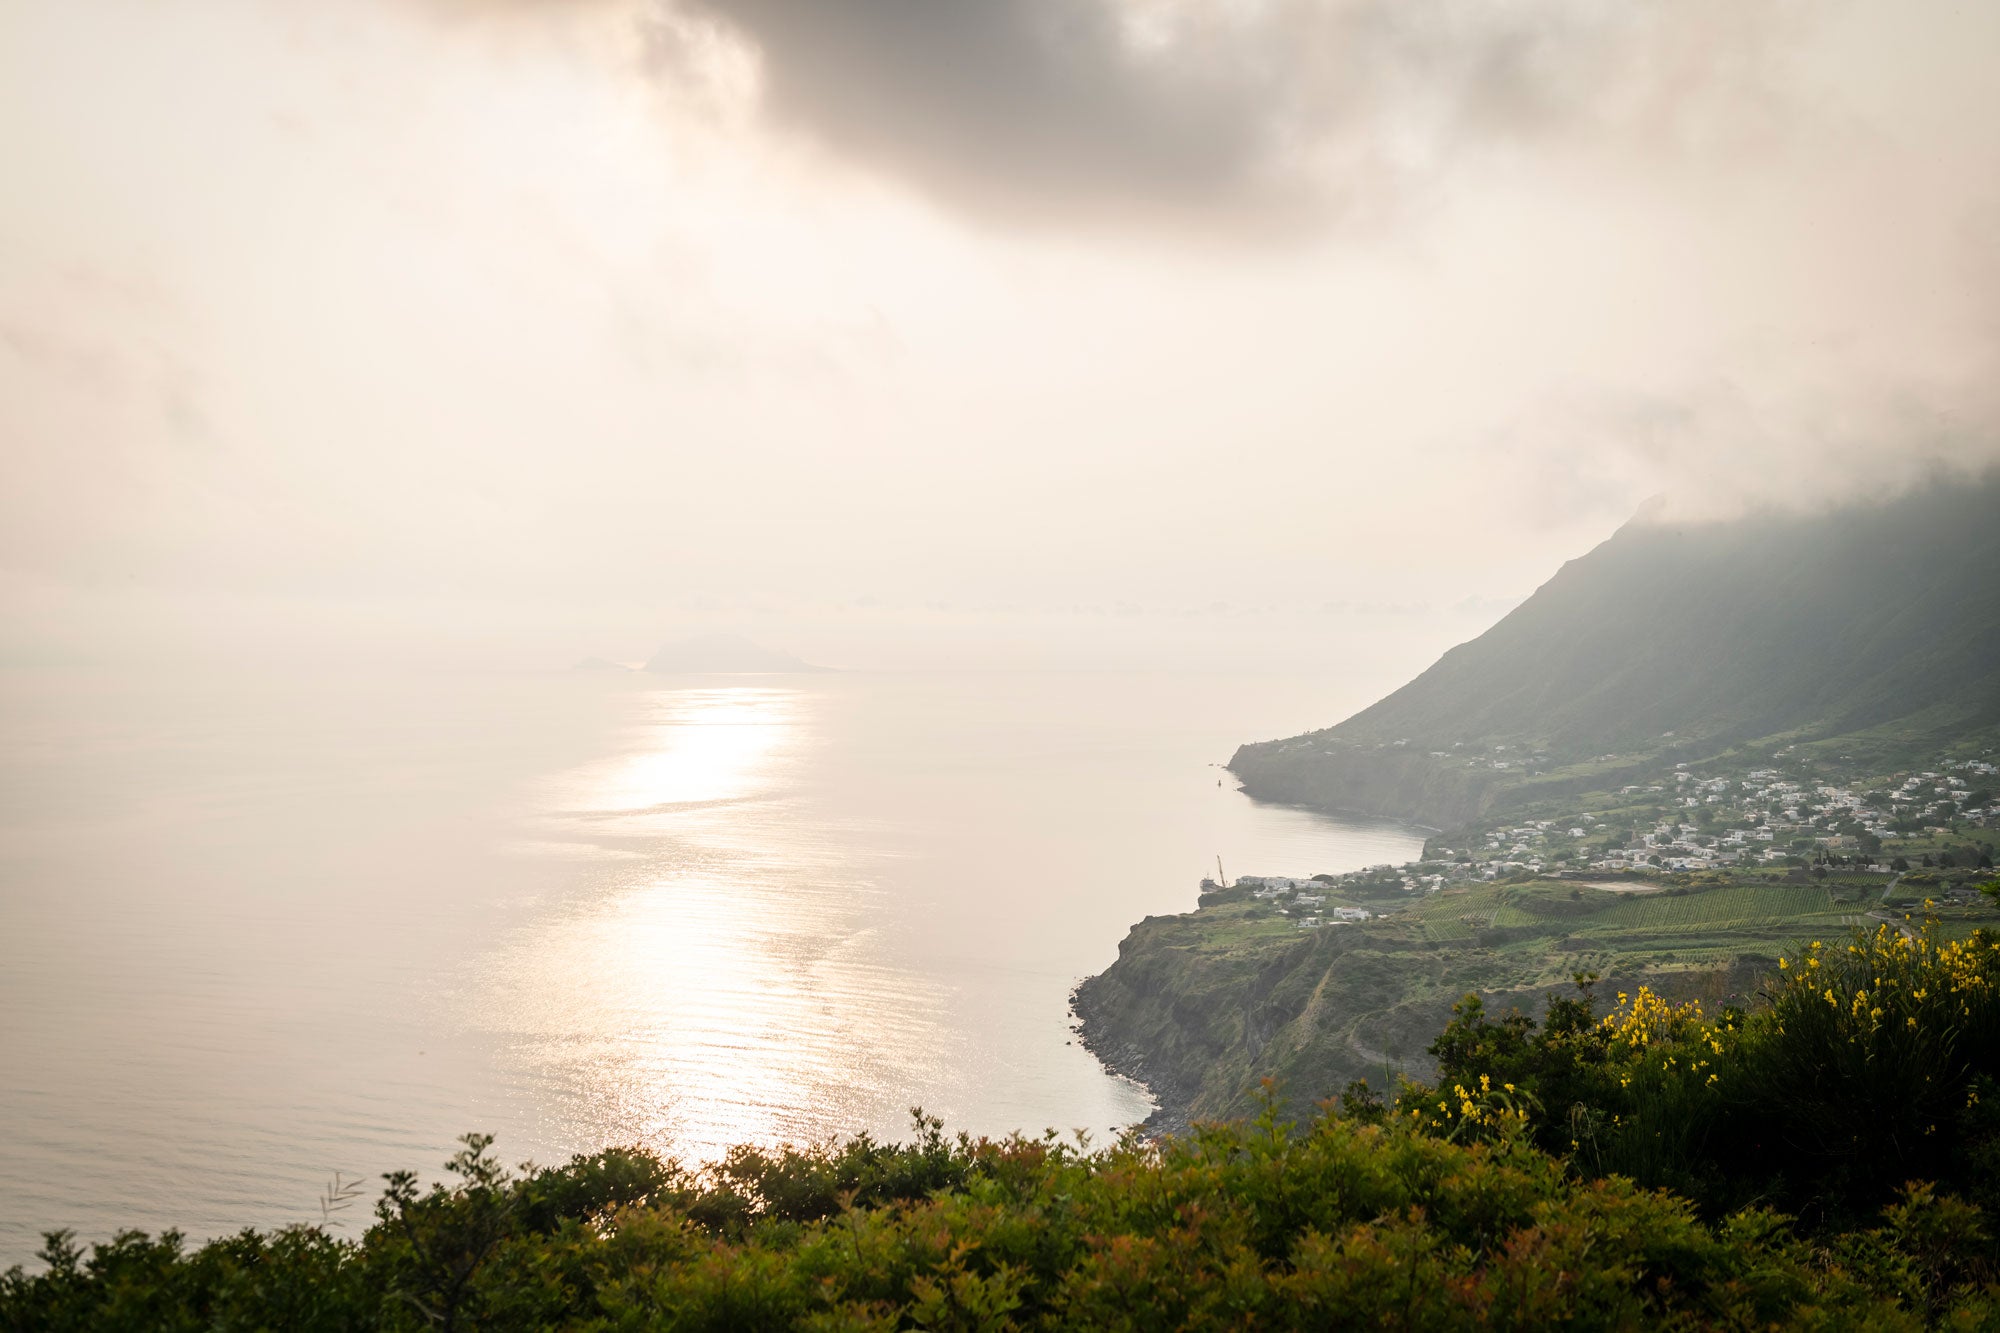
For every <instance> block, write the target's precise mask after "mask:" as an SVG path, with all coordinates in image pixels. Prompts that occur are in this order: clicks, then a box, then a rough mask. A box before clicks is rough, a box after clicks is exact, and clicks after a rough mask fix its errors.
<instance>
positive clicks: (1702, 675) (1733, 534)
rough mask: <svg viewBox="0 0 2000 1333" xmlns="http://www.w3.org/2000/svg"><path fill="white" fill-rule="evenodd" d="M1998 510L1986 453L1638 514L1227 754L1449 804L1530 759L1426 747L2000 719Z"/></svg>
mask: <svg viewBox="0 0 2000 1333" xmlns="http://www.w3.org/2000/svg"><path fill="white" fill-rule="evenodd" d="M1996 514H2000V474H1989V475H1988V476H1987V477H1985V478H1984V479H1982V480H1980V481H1978V482H1973V483H1959V484H1956V485H1951V486H1942V485H1941V486H1937V487H1933V488H1931V489H1928V490H1924V491H1921V492H1918V493H1914V494H1910V495H1907V496H1904V497H1901V498H1899V499H1896V500H1893V501H1889V502H1886V503H1882V504H1877V505H1871V506H1866V507H1858V508H1852V509H1846V510H1840V511H1835V512H1832V513H1823V514H1816V515H1809V516H1770V515H1764V516H1757V517H1752V518H1746V519H1740V520H1736V521H1732V522H1727V523H1717V524H1706V525H1690V524H1663V523H1657V522H1653V521H1649V520H1647V519H1645V518H1643V517H1642V518H1640V519H1635V520H1634V521H1633V522H1631V523H1629V524H1627V525H1626V526H1625V527H1624V528H1622V529H1621V530H1620V531H1619V532H1618V533H1617V534H1616V535H1615V536H1613V537H1612V538H1611V539H1610V540H1609V541H1607V542H1605V543H1604V544H1603V545H1602V546H1599V547H1598V548H1597V549H1596V550H1594V551H1592V552H1590V553H1589V554H1588V555H1585V556H1583V557H1581V558H1580V559H1577V560H1573V561H1571V562H1569V563H1568V564H1566V565H1564V566H1563V568H1562V569H1561V570H1560V571H1559V572H1558V573H1557V574H1556V576H1555V577H1554V578H1552V579H1550V580H1549V582H1548V583H1546V584H1545V585H1543V586H1542V588H1540V589H1539V590H1538V591H1537V592H1536V593H1535V595H1534V596H1533V597H1531V598H1529V599H1528V600H1527V601H1526V602H1524V603H1523V604H1522V605H1521V606H1519V607H1517V608H1516V609H1515V610H1514V611H1513V612H1512V613H1511V614H1509V615H1508V616H1507V617H1506V618H1505V619H1503V620H1502V621H1501V622H1500V623H1499V624H1497V625H1495V626H1494V627H1493V628H1492V629H1490V630H1488V631H1487V632H1486V633H1485V634H1483V635H1481V636H1480V637H1479V638H1477V639H1474V640H1472V641H1471V642H1469V643H1465V644H1461V645H1459V646H1458V647H1456V648H1454V649H1452V650H1451V651H1450V652H1448V653H1446V654H1445V655H1444V656H1443V657H1442V658H1441V659H1439V661H1438V662H1437V663H1436V664H1435V665H1434V666H1432V667H1431V668H1430V669H1429V670H1428V671H1426V672H1424V673H1423V674H1422V675H1421V676H1419V677H1417V678H1416V679H1415V680H1413V681H1411V682H1410V683H1409V684H1408V685H1406V686H1404V687H1403V688H1402V689H1400V690H1397V691H1396V692H1395V693H1394V694H1391V695H1389V696H1388V697H1387V698H1385V699H1383V700H1381V701H1380V702H1378V703H1376V704H1374V705H1373V706H1372V707H1369V708H1367V709H1364V710H1363V711H1361V712H1359V713H1357V714H1355V715H1354V716H1353V717H1351V718H1349V719H1347V720H1346V721H1345V722H1342V723H1340V724H1339V725H1338V726H1335V727H1332V728H1329V729H1327V730H1325V731H1321V732H1314V733H1311V734H1310V735H1307V736H1304V737H1296V738H1293V739H1292V740H1289V741H1273V742H1266V743H1264V744H1261V745H1247V746H1244V747H1243V748H1242V749H1241V750H1239V751H1238V752H1237V754H1236V756H1235V758H1234V759H1233V760H1232V761H1231V764H1230V767H1231V768H1232V769H1233V770H1235V771H1236V773H1237V774H1238V776H1239V777H1241V778H1242V779H1243V781H1244V784H1245V786H1246V788H1247V789H1248V790H1250V791H1251V792H1252V794H1255V795H1261V796H1267V797H1273V798H1276V799H1286V800H1295V801H1302V802H1305V803H1308V804H1317V805H1328V806H1339V807H1344V808H1350V809H1360V810H1367V811H1371V812H1375V813H1383V814H1396V815H1402V816H1404V817H1408V818H1414V819H1420V820H1424V821H1426V822H1431V823H1450V822H1456V821H1458V820H1462V819H1465V818H1469V817H1471V816H1472V815H1474V814H1476V813H1478V812H1479V811H1480V810H1481V809H1483V808H1484V807H1485V805H1486V804H1488V803H1489V802H1490V800H1491V799H1492V797H1493V795H1494V793H1495V792H1496V791H1497V790H1499V789H1501V788H1505V787H1508V786H1511V785H1514V784H1515V783H1517V782H1519V781H1521V780H1522V779H1523V777H1524V776H1525V775H1524V771H1523V769H1522V768H1521V767H1520V766H1518V765H1511V764H1510V766H1509V768H1508V769H1505V770H1501V769H1494V768H1492V767H1491V766H1490V765H1487V766H1484V767H1481V766H1468V765H1466V764H1464V763H1462V762H1453V761H1451V760H1442V761H1441V760H1439V759H1438V758H1436V756H1438V755H1441V754H1442V755H1446V756H1453V757H1454V758H1456V757H1459V756H1464V755H1468V754H1471V753H1474V752H1478V753H1480V754H1484V755H1495V754H1500V753H1501V752H1502V751H1503V749H1504V751H1505V752H1507V753H1508V754H1509V755H1513V756H1519V755H1530V754H1531V755H1534V756H1535V759H1536V761H1537V763H1539V765H1540V771H1541V772H1543V773H1548V772H1550V771H1552V770H1561V769H1562V768H1563V767H1564V766H1565V765H1570V766H1574V765H1579V764H1590V763H1596V762H1598V761H1600V760H1601V759H1602V758H1603V757H1604V756H1608V755H1616V756H1621V757H1622V758H1623V759H1624V760H1625V761H1627V762H1635V761H1640V760H1644V759H1646V758H1654V759H1657V758H1658V757H1659V756H1660V755H1661V754H1663V753H1665V752H1673V753H1676V754H1683V755H1695V754H1700V753H1708V752H1713V751H1715V750H1718V749H1721V748H1725V747H1727V746H1731V745H1737V744H1742V743H1745V742H1751V741H1757V740H1761V739H1765V738H1769V739H1771V740H1772V741H1773V743H1779V742H1780V740H1781V739H1782V741H1783V742H1795V741H1803V742H1811V741H1814V740H1824V739H1828V738H1850V737H1857V736H1872V737H1874V738H1875V739H1877V740H1883V739H1886V740H1889V741H1893V742H1895V743H1899V744H1908V745H1912V746H1930V747H1936V746H1938V745H1941V744H1948V743H1950V742H1951V741H1952V740H1953V739H1955V738H1957V737H1959V736H1961V735H1964V734H1967V733H1970V732H1976V731H1981V730H1984V729H1987V728H1992V727H1994V726H1996V725H2000V524H1996V523H1995V522H1994V517H1995V515H1996ZM1610 776H1614V774H1611V773H1607V772H1605V771H1602V770H1599V771H1597V772H1595V773H1594V774H1588V775H1585V774H1581V773H1580V774H1579V780H1582V779H1583V778H1585V777H1595V778H1596V779H1598V780H1603V779H1605V778H1607V777H1610Z"/></svg>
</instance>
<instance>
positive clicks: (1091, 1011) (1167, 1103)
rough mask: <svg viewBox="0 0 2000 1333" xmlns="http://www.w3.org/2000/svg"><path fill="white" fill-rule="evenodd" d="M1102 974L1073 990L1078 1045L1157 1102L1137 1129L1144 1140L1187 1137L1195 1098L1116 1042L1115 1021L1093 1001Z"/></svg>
mask: <svg viewBox="0 0 2000 1333" xmlns="http://www.w3.org/2000/svg"><path fill="white" fill-rule="evenodd" d="M1102 975H1103V974H1102V973H1100V974H1099V975H1098V976H1094V977H1086V978H1084V979H1083V980H1082V981H1080V982H1078V983H1077V984H1076V985H1075V986H1073V987H1071V988H1070V993H1069V1011H1070V1014H1071V1015H1072V1016H1073V1017H1075V1019H1076V1020H1077V1022H1076V1039H1077V1044H1078V1045H1080V1046H1082V1047H1083V1048H1084V1049H1085V1050H1087V1051H1089V1052H1090V1053H1091V1054H1092V1055H1094V1056H1096V1057H1097V1062H1098V1063H1099V1064H1101V1065H1103V1066H1104V1067H1105V1068H1106V1069H1107V1070H1109V1071H1110V1072H1111V1073H1113V1074H1116V1075H1118V1077H1120V1078H1125V1079H1130V1080H1131V1081H1132V1082H1134V1083H1137V1084H1138V1085H1139V1086H1140V1087H1142V1088H1144V1089H1145V1090H1146V1091H1147V1093H1148V1094H1149V1095H1151V1097H1152V1098H1153V1102H1154V1106H1153V1113H1152V1114H1151V1115H1149V1116H1147V1117H1146V1118H1145V1119H1144V1120H1143V1121H1141V1122H1140V1123H1139V1125H1138V1126H1137V1128H1138V1130H1139V1133H1140V1136H1141V1137H1143V1138H1147V1139H1160V1138H1168V1137H1178V1136H1184V1135H1186V1134H1187V1133H1188V1132H1189V1131H1190V1129H1192V1127H1193V1121H1192V1119H1191V1117H1190V1114H1189V1111H1190V1108H1191V1106H1192V1105H1193V1101H1194V1098H1193V1096H1192V1094H1191V1093H1190V1092H1186V1091H1183V1090H1181V1089H1180V1088H1179V1087H1178V1086H1176V1084H1175V1082H1174V1081H1173V1080H1172V1079H1171V1078H1170V1077H1168V1076H1167V1075H1165V1074H1164V1073H1163V1072H1162V1071H1159V1070H1155V1069H1153V1068H1152V1067H1151V1066H1150V1065H1149V1064H1148V1062H1147V1060H1146V1052H1145V1051H1144V1050H1143V1049H1142V1048H1141V1047H1140V1046H1139V1045H1138V1044H1137V1043H1136V1042H1131V1041H1116V1040H1114V1039H1112V1038H1111V1036H1110V1034H1109V1032H1108V1031H1107V1029H1108V1028H1110V1027H1111V1020H1110V1017H1109V1016H1108V1015H1106V1014H1105V1013H1103V1012H1102V1009H1101V1007H1100V1005H1099V1004H1098V1002H1096V1001H1094V1000H1093V999H1092V994H1093V992H1092V990H1091V983H1092V982H1095V981H1098V980H1100V979H1101V977H1102Z"/></svg>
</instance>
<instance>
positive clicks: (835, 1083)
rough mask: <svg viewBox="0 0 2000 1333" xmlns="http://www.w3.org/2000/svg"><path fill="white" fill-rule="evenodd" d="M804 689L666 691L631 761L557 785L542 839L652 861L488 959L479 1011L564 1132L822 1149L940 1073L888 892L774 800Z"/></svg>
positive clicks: (584, 771)
mask: <svg viewBox="0 0 2000 1333" xmlns="http://www.w3.org/2000/svg"><path fill="white" fill-rule="evenodd" d="M797 704H798V699H797V696H796V694H795V693H794V692H792V691H787V690H783V689H772V688H763V687H753V686H731V687H725V688H713V689H687V690H662V691H660V692H659V693H658V694H657V695H656V696H654V697H653V698H652V699H650V700H648V702H647V706H646V713H647V714H648V717H647V720H646V721H645V722H643V723H642V724H641V725H640V727H639V728H638V733H639V734H638V737H637V746H638V748H636V749H635V750H634V752H632V753H629V754H626V755H623V756H620V757H617V758H615V759H611V760H606V761H603V762H599V763H594V764H590V765H586V766H584V767H582V768H580V769H578V770H576V771H574V772H571V773H567V774H564V775H561V776H560V777H558V778H556V779H554V780H553V781H552V782H551V783H550V784H548V805H549V807H550V810H551V813H548V814H546V815H544V816H543V817H542V818H541V819H540V820H538V821H537V822H538V824H539V825H540V826H541V829H542V832H543V835H544V840H545V841H546V842H549V843H552V844H555V845H558V846H562V845H567V846H577V845H587V846H590V847H592V848H594V849H596V850H598V851H600V852H602V851H621V850H622V851H625V852H627V853H628V854H629V853H631V851H632V846H633V844H638V845H639V846H641V847H644V848H645V850H644V851H643V852H640V853H638V854H637V860H638V861H639V865H637V866H635V867H634V868H632V870H631V871H630V872H629V873H623V874H620V875H619V876H618V877H617V878H616V879H615V880H613V881H611V882H608V883H606V884H605V885H604V886H603V888H602V890H601V891H600V892H599V893H597V894H595V895H593V896H591V897H590V898H589V899H587V900H586V901H584V902H583V903H580V904H577V905H575V906H574V907H573V908H572V909H571V910H569V911H568V912H566V913H565V914H564V915H562V916H561V917H560V918H558V919H557V920H555V921H552V922H551V921H542V922H537V923H535V924H534V925H533V926H532V927H530V928H528V929H524V930H523V931H522V932H520V933H519V934H518V935H517V936H516V937H515V938H514V939H513V940H511V941H510V942H509V944H508V945H507V946H506V947H505V948H503V949H502V950H501V951H500V952H499V953H498V954H497V955H496V956H495V957H493V958H491V959H489V960H487V961H486V963H485V965H484V969H483V970H484V975H483V976H482V978H481V982H480V985H479V986H478V987H477V989H476V990H475V994H476V995H477V996H478V999H477V1001H476V1004H477V1005H478V1008H479V1012H478V1014H477V1015H476V1016H475V1017H476V1021H479V1022H482V1023H484V1024H485V1025H487V1026H489V1027H490V1028H492V1029H494V1030H496V1031H500V1032H504V1033H506V1034H507V1035H508V1036H509V1037H510V1039H511V1043H512V1046H511V1055H512V1057H513V1058H514V1059H515V1060H516V1061H518V1063H519V1064H520V1066H521V1067H522V1068H523V1070H524V1071H526V1072H528V1074H529V1076H530V1077H531V1078H533V1079H534V1080H535V1081H537V1082H542V1083H554V1084H559V1085H564V1086H566V1087H567V1088H568V1089H570V1090H571V1092H572V1095H571V1096H569V1097H566V1098H561V1099H559V1100H560V1101H562V1102H564V1103H566V1104H567V1109H566V1110H565V1111H564V1112H563V1113H562V1118H563V1119H564V1120H566V1121H568V1122H569V1123H567V1124H564V1125H563V1126H562V1129H563V1130H564V1131H566V1132H565V1133H564V1135H563V1137H570V1136H575V1137H578V1138H583V1139H592V1140H595V1139H601V1138H603V1136H604V1135H605V1133H606V1132H607V1130H608V1131H609V1133H610V1136H611V1138H612V1139H614V1140H621V1141H629V1142H642V1143H646V1144H648V1145H650V1146H652V1147H655V1148H657V1149H659V1150H661V1151H663V1152H669V1153H674V1154H678V1155H680V1156H682V1157H684V1158H702V1159H706V1158H713V1157H715V1156H717V1155H719V1154H720V1153H721V1152H722V1151H723V1150H725V1149H726V1148H727V1147H728V1146H729V1145H731V1144H734V1143H742V1142H748V1143H763V1144H771V1143H776V1142H779V1141H783V1140H817V1139H820V1138H824V1137H828V1136H831V1135H834V1134H837V1133H840V1132H842V1131H843V1130H851V1129H852V1128H853V1127H854V1126H855V1125H856V1124H861V1123H866V1122H867V1121H868V1120H869V1119H870V1118H871V1117H872V1114H873V1109H874V1108H873V1106H872V1104H871V1098H870V1095H869V1093H870V1090H872V1089H875V1088H880V1087H883V1086H920V1085H922V1084H925V1083H928V1082H932V1081H934V1080H935V1079H936V1078H938V1077H939V1075H940V1073H941V1071H940V1070H939V1069H938V1068H937V1067H936V1066H935V1062H934V1059H933V1055H934V1053H936V1052H938V1051H939V1050H940V1049H941V1047H942V1046H944V1045H946V1044H947V1043H945V1042H944V1041H943V1039H942V1038H943V1034H942V1033H941V1032H940V1030H939V1026H940V1013H939V1010H938V1005H937V1003H936V999H937V988H936V987H935V986H934V985H931V984H928V983H926V982H925V981H923V980H922V979H920V978H917V977H913V976H910V975H908V974H907V972H905V971H904V970H902V969H899V968H898V967H896V966H895V965H894V963H893V962H892V961H889V960H885V959H883V958H880V957H878V956H877V955H876V952H875V949H874V947H873V946H874V945H875V944H876V942H877V941H876V938H875V937H876V935H877V933H878V932H876V931H875V930H874V929H873V928H871V927H870V926H869V925H868V923H867V920H866V915H867V907H868V905H869V900H870V898H871V897H874V896H879V895H878V891H877V890H876V889H875V887H874V886H873V885H872V884H870V883H868V882H867V881H865V880H860V879H856V878H855V877H854V876H853V875H852V868H851V866H847V865H843V863H842V858H841V857H840V855H839V841H838V839H836V838H833V837H831V836H815V831H814V830H813V829H812V828H811V827H810V826H809V825H808V824H807V823H805V822H804V821H803V820H802V819H801V818H800V817H799V814H798V812H794V811H784V812H782V813H781V812H780V811H779V810H777V809H773V810H769V811H758V810H755V809H754V808H752V809H746V808H745V807H746V806H750V807H755V806H756V805H758V804H760V803H764V804H768V805H772V806H779V805H781V804H782V803H780V802H778V801H776V800H775V799H774V794H775V793H776V792H777V790H778V789H779V788H780V787H781V786H782V785H784V784H783V774H784V772H785V770H786V769H787V767H788V766H790V765H794V764H796V763H798V762H799V757H800V756H799V752H800V750H801V749H802V748H804V747H807V746H809V745H811V744H812V743H813V742H814V740H815V739H817V738H815V737H813V736H811V735H809V734H807V732H806V731H805V729H804V727H803V726H802V725H801V721H800V716H799V709H798V707H797Z"/></svg>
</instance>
